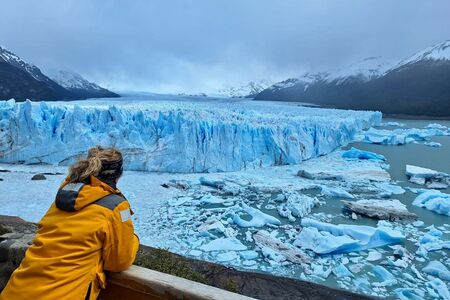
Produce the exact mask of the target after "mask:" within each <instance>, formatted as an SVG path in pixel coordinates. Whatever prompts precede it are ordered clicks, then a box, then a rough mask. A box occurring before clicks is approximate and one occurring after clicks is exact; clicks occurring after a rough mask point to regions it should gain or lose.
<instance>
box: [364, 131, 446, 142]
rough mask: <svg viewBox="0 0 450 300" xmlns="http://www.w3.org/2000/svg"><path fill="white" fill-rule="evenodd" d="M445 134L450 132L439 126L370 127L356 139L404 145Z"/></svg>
mask: <svg viewBox="0 0 450 300" xmlns="http://www.w3.org/2000/svg"><path fill="white" fill-rule="evenodd" d="M445 135H450V133H449V132H448V131H447V130H442V129H437V128H425V129H417V128H410V129H394V130H386V129H375V128H370V129H369V130H367V131H365V132H363V133H361V134H360V135H358V136H357V137H356V140H357V141H361V142H365V143H370V144H381V145H404V144H409V143H413V142H418V141H428V140H429V139H430V138H431V137H433V136H445Z"/></svg>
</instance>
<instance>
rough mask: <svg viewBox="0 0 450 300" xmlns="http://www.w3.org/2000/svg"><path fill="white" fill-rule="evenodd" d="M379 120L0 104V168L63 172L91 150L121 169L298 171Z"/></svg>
mask: <svg viewBox="0 0 450 300" xmlns="http://www.w3.org/2000/svg"><path fill="white" fill-rule="evenodd" d="M380 122H381V113H379V112H368V111H346V110H334V109H321V108H309V107H294V106H290V105H289V106H288V105H282V104H274V103H257V102H255V103H252V102H251V101H247V102H246V101H240V102H239V101H238V102H226V101H221V102H218V101H216V102H214V101H213V102H187V101H186V102H176V101H151V102H149V101H147V102H145V101H127V102H125V101H123V102H121V101H120V100H115V101H94V100H92V101H77V102H55V103H52V104H47V103H46V102H39V103H33V102H31V101H26V102H24V103H16V102H15V101H14V100H9V101H0V162H2V163H26V164H34V163H45V164H57V165H69V164H70V163H72V162H73V161H75V160H77V159H78V158H79V157H80V156H81V155H84V153H86V150H87V149H88V148H90V147H92V146H94V145H97V144H100V145H102V146H115V147H118V148H120V149H121V150H123V152H124V154H125V157H124V160H125V164H124V166H125V169H126V170H136V171H158V172H180V173H192V172H220V171H223V172H226V171H238V170H243V169H249V168H259V167H264V166H274V165H288V164H298V163H300V162H302V161H304V160H307V159H310V158H313V157H318V156H321V155H324V154H328V153H330V152H332V151H333V150H335V149H336V148H338V147H340V146H343V145H346V144H348V143H349V142H351V141H352V140H353V139H354V136H355V135H356V134H357V133H358V132H360V131H361V130H362V129H364V128H368V127H370V126H374V125H377V124H379V123H380Z"/></svg>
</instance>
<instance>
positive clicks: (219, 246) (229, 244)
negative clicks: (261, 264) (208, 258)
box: [200, 238, 247, 251]
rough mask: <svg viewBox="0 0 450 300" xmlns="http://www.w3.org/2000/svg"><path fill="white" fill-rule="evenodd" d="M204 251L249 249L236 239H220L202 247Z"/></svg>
mask: <svg viewBox="0 0 450 300" xmlns="http://www.w3.org/2000/svg"><path fill="white" fill-rule="evenodd" d="M200 249H201V250H203V251H240V250H247V247H246V246H245V245H244V244H242V243H241V242H240V241H239V240H238V239H236V238H218V239H215V240H212V241H211V242H209V243H207V244H204V245H202V246H200Z"/></svg>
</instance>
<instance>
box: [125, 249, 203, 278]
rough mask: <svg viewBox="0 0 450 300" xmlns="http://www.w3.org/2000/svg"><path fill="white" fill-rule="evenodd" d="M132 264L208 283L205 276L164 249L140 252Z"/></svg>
mask: <svg viewBox="0 0 450 300" xmlns="http://www.w3.org/2000/svg"><path fill="white" fill-rule="evenodd" d="M134 264H135V265H138V266H141V267H144V268H148V269H152V270H155V271H158V272H162V273H167V274H171V275H174V276H178V277H182V278H185V279H189V280H192V281H196V282H200V283H204V284H208V280H207V278H206V277H205V276H203V275H202V274H200V273H198V272H195V271H194V270H192V269H191V268H190V267H189V266H188V265H187V264H186V263H185V262H183V261H180V259H179V258H177V257H176V256H175V255H173V254H172V253H170V252H169V251H167V250H166V249H155V250H154V251H152V252H151V253H144V254H143V253H140V254H139V255H138V258H137V259H136V261H135V262H134Z"/></svg>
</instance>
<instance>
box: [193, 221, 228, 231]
mask: <svg viewBox="0 0 450 300" xmlns="http://www.w3.org/2000/svg"><path fill="white" fill-rule="evenodd" d="M197 230H198V232H201V233H204V232H220V233H224V232H225V226H224V225H223V223H222V222H221V221H219V220H210V221H207V222H205V223H203V224H202V225H200V226H199V227H198V229H197Z"/></svg>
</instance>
